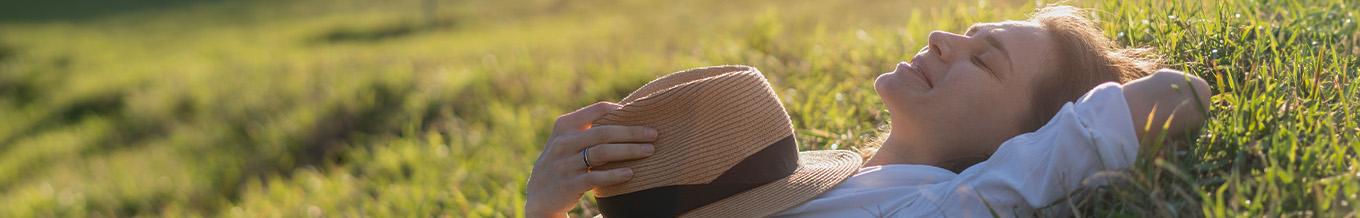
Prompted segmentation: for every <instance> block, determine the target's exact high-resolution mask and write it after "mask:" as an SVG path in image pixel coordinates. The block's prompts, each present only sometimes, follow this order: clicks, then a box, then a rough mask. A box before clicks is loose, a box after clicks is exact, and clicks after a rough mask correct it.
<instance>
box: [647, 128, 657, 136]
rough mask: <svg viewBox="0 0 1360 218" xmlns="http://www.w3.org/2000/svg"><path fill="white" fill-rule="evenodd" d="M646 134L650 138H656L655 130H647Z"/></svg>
mask: <svg viewBox="0 0 1360 218" xmlns="http://www.w3.org/2000/svg"><path fill="white" fill-rule="evenodd" d="M647 134H648V135H651V136H652V138H656V129H652V128H647Z"/></svg>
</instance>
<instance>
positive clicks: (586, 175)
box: [524, 102, 656, 217]
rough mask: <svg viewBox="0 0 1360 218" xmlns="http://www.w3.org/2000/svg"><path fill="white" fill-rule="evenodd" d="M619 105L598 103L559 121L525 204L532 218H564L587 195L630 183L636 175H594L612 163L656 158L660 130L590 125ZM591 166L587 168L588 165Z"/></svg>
mask: <svg viewBox="0 0 1360 218" xmlns="http://www.w3.org/2000/svg"><path fill="white" fill-rule="evenodd" d="M619 107H621V106H619V105H618V104H614V103H609V102H599V103H595V104H593V105H590V106H588V107H585V108H581V109H579V110H576V111H575V112H571V113H567V114H565V115H562V116H561V117H558V118H557V123H556V125H554V127H553V132H552V135H551V136H549V138H548V144H547V145H546V146H544V148H543V153H540V154H539V155H538V161H537V162H535V163H534V170H533V173H532V174H531V175H530V176H529V184H528V190H527V192H528V193H527V195H528V199H526V200H527V202H526V203H525V205H524V210H525V214H526V215H527V216H528V217H565V214H566V212H567V211H570V210H571V208H572V207H573V206H575V205H576V202H577V200H580V199H581V195H583V194H585V192H586V191H590V190H591V189H594V188H595V187H600V186H608V185H613V184H618V183H622V182H624V181H628V179H630V178H632V177H633V171H632V170H631V169H628V168H619V169H612V170H604V171H591V170H590V167H592V166H600V165H604V164H605V163H609V162H616V161H625V160H633V159H638V158H643V157H647V156H651V155H652V151H653V149H654V148H653V147H652V144H650V143H651V142H653V141H655V140H656V130H653V129H651V128H647V127H640V126H592V125H591V122H592V121H594V120H595V119H598V118H600V117H601V116H604V115H605V114H606V113H609V112H610V111H613V110H617V109H619ZM587 163H589V166H587Z"/></svg>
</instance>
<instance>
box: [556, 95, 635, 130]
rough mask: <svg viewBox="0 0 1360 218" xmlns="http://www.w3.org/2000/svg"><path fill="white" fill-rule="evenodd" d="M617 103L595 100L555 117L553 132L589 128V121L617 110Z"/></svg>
mask: <svg viewBox="0 0 1360 218" xmlns="http://www.w3.org/2000/svg"><path fill="white" fill-rule="evenodd" d="M619 107H622V106H620V105H619V104H615V103H610V102H596V103H595V104H591V105H590V106H586V107H583V108H581V109H577V110H576V111H572V112H571V113H567V114H563V115H562V116H560V117H557V123H556V125H555V126H554V127H553V132H554V133H561V132H566V131H571V130H576V131H580V130H585V129H586V128H590V122H591V121H594V120H595V119H599V118H600V117H602V116H604V115H605V114H607V113H609V112H610V111H614V110H618V109H619Z"/></svg>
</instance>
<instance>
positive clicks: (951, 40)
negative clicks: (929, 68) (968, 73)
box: [929, 31, 968, 62]
mask: <svg viewBox="0 0 1360 218" xmlns="http://www.w3.org/2000/svg"><path fill="white" fill-rule="evenodd" d="M967 39H968V37H967V36H963V35H959V34H954V33H950V32H944V31H933V32H930V36H929V43H930V46H931V47H932V49H935V51H936V52H939V53H938V55H939V56H940V60H942V61H945V62H952V61H954V59H955V58H956V57H957V56H958V55H959V54H960V53H964V52H967V50H968V45H967Z"/></svg>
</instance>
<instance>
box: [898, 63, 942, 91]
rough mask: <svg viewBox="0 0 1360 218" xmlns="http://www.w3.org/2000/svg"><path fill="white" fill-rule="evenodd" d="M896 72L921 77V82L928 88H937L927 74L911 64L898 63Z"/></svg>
mask: <svg viewBox="0 0 1360 218" xmlns="http://www.w3.org/2000/svg"><path fill="white" fill-rule="evenodd" d="M904 70H905V71H904ZM896 71H897V73H911V74H913V75H916V76H918V77H921V81H925V82H926V87H929V88H935V83H934V82H933V81H931V80H930V76H929V75H927V74H926V73H925V72H923V71H921V69H920V68H917V67H916V66H914V65H911V64H910V63H907V62H900V63H897V70H896Z"/></svg>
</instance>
